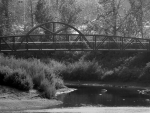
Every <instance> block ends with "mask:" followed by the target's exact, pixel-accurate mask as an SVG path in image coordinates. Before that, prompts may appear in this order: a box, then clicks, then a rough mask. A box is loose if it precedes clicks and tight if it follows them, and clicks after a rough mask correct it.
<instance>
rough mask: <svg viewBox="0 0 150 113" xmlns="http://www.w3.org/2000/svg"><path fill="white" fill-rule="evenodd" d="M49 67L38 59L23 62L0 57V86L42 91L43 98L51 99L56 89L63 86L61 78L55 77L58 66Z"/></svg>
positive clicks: (12, 58) (22, 60)
mask: <svg viewBox="0 0 150 113" xmlns="http://www.w3.org/2000/svg"><path fill="white" fill-rule="evenodd" d="M58 64H61V63H58ZM51 65H52V66H50V64H49V65H48V64H45V63H42V62H41V61H40V60H38V59H32V60H31V59H29V60H25V59H16V58H14V57H4V56H2V55H0V84H4V85H8V86H10V87H15V88H17V89H20V90H25V91H27V90H30V89H32V88H33V87H34V88H35V89H38V90H41V89H42V90H43V91H42V92H43V94H44V95H45V97H47V98H51V97H52V96H54V93H55V90H56V88H57V89H58V88H61V87H63V86H64V84H63V81H62V80H61V78H60V77H59V76H58V75H56V74H57V73H58V71H56V68H57V67H60V66H59V65H58V66H57V65H56V64H51ZM60 69H61V68H60ZM44 87H45V88H44Z"/></svg>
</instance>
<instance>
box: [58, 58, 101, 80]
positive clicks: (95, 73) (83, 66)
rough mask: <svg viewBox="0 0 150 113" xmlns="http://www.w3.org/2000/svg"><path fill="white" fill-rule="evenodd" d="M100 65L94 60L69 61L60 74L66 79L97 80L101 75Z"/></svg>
mask: <svg viewBox="0 0 150 113" xmlns="http://www.w3.org/2000/svg"><path fill="white" fill-rule="evenodd" d="M102 73H103V71H102V69H101V66H99V65H98V63H96V62H95V61H84V60H83V59H80V60H79V61H78V62H75V63H70V64H68V65H67V67H66V68H65V70H62V72H61V73H60V75H61V76H62V77H63V78H64V79H67V80H86V81H87V80H98V79H99V78H100V76H102Z"/></svg>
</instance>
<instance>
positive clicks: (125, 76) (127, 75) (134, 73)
mask: <svg viewBox="0 0 150 113" xmlns="http://www.w3.org/2000/svg"><path fill="white" fill-rule="evenodd" d="M140 73H141V70H140V68H136V67H133V68H129V67H125V66H124V67H123V68H122V69H121V70H120V71H119V73H118V78H119V79H120V81H123V82H130V81H136V80H137V79H138V77H139V75H140Z"/></svg>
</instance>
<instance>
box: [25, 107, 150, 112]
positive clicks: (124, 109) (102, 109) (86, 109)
mask: <svg viewBox="0 0 150 113" xmlns="http://www.w3.org/2000/svg"><path fill="white" fill-rule="evenodd" d="M149 111H150V108H147V107H76V108H63V109H45V110H27V111H24V112H32V113H34V112H36V113H41V112H48V113H149Z"/></svg>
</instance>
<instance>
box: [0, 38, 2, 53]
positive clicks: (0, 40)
mask: <svg viewBox="0 0 150 113" xmlns="http://www.w3.org/2000/svg"><path fill="white" fill-rule="evenodd" d="M1 42H2V39H1V38H0V52H1V49H2V48H1V44H2V43H1Z"/></svg>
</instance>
